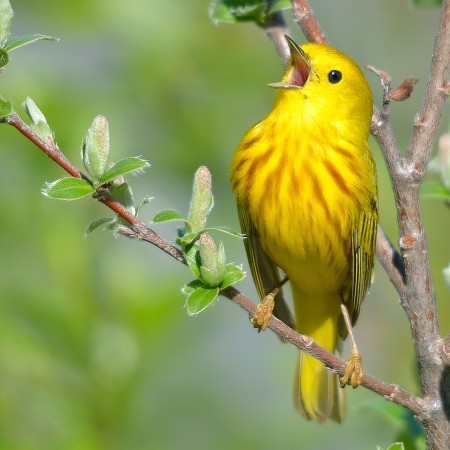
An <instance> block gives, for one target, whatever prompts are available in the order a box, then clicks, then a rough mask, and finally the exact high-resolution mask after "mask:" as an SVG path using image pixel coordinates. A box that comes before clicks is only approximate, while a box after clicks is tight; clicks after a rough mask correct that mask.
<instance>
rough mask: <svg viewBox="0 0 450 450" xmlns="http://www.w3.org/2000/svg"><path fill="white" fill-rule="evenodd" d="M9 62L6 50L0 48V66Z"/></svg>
mask: <svg viewBox="0 0 450 450" xmlns="http://www.w3.org/2000/svg"><path fill="white" fill-rule="evenodd" d="M8 62H9V55H8V52H6V51H5V50H3V49H2V48H0V67H4V66H6V64H8Z"/></svg>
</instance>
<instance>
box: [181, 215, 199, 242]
mask: <svg viewBox="0 0 450 450" xmlns="http://www.w3.org/2000/svg"><path fill="white" fill-rule="evenodd" d="M186 223H189V221H186ZM200 234H201V232H198V233H188V234H183V235H182V236H180V237H179V238H178V239H177V243H178V245H183V246H184V245H189V244H192V243H193V242H195V241H196V240H197V239H198V237H199V236H200Z"/></svg>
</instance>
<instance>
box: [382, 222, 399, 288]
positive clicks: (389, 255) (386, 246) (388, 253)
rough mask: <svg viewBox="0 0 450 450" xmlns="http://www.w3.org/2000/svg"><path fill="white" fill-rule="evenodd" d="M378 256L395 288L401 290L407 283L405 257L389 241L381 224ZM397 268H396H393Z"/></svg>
mask: <svg viewBox="0 0 450 450" xmlns="http://www.w3.org/2000/svg"><path fill="white" fill-rule="evenodd" d="M377 257H378V261H380V263H381V265H382V266H383V268H384V270H385V271H386V273H387V274H388V275H389V278H390V279H391V283H392V284H393V285H394V287H395V289H396V290H397V291H398V292H400V291H401V290H402V289H403V287H404V285H405V265H404V263H403V259H402V257H401V256H400V254H399V253H398V251H397V250H396V249H395V247H394V246H393V245H392V243H391V242H390V241H389V238H388V237H387V236H386V234H385V233H384V230H383V228H381V225H378V230H377ZM392 268H395V270H392Z"/></svg>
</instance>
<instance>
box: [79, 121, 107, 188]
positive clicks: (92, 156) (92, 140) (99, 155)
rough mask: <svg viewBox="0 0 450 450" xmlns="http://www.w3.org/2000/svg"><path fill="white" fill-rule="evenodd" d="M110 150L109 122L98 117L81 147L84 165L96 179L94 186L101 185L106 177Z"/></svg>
mask: <svg viewBox="0 0 450 450" xmlns="http://www.w3.org/2000/svg"><path fill="white" fill-rule="evenodd" d="M109 149H110V145H109V125H108V121H107V120H106V118H105V117H104V116H97V117H95V119H94V121H93V122H92V125H91V126H90V127H89V129H88V130H87V133H86V135H85V137H84V139H83V143H82V145H81V157H82V158H83V164H84V167H86V170H87V171H88V172H89V174H90V175H91V176H92V178H93V179H94V185H97V184H99V183H98V182H99V180H100V179H101V178H102V177H103V176H104V175H105V172H106V166H107V165H108V160H109ZM100 184H102V183H100Z"/></svg>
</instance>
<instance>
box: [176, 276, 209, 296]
mask: <svg viewBox="0 0 450 450" xmlns="http://www.w3.org/2000/svg"><path fill="white" fill-rule="evenodd" d="M198 287H205V285H204V284H203V282H202V281H200V280H192V281H191V282H190V283H188V284H186V285H184V286H183V288H182V289H181V292H182V293H183V294H184V295H185V296H186V298H187V297H189V295H191V294H192V293H193V292H194V291H195V290H196V289H197V288H198Z"/></svg>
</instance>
